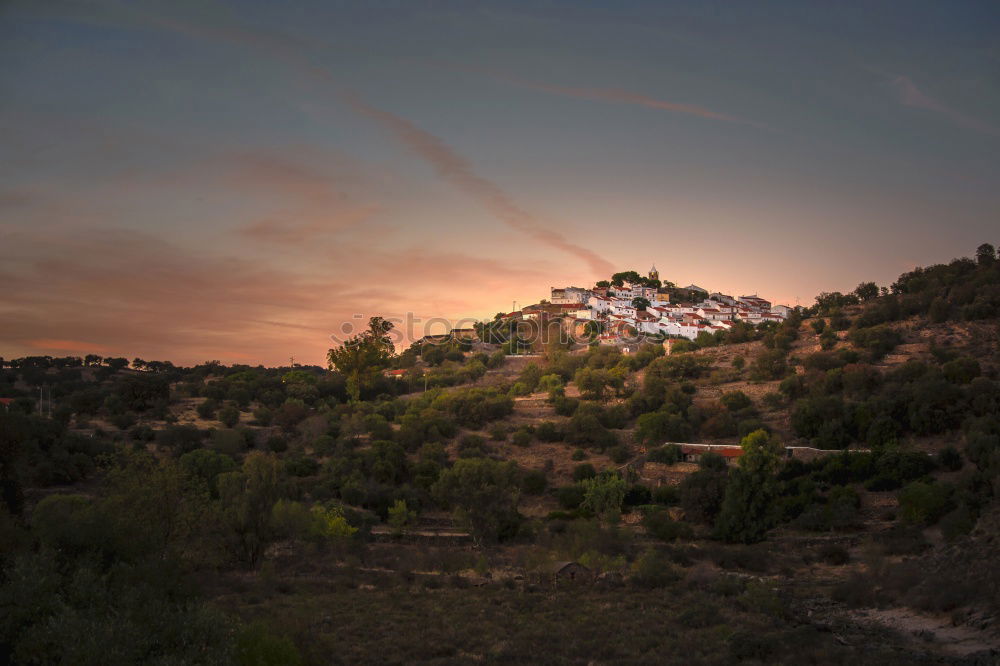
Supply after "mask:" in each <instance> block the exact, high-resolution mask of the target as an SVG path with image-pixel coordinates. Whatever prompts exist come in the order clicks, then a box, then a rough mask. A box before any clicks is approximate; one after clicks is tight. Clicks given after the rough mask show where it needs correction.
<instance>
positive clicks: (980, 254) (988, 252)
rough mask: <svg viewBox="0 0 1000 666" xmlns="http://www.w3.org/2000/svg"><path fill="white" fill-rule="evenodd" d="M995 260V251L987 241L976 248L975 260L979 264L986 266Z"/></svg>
mask: <svg viewBox="0 0 1000 666" xmlns="http://www.w3.org/2000/svg"><path fill="white" fill-rule="evenodd" d="M996 260H997V251H996V248H994V247H993V246H992V245H990V244H989V243H983V244H982V245H980V246H979V247H977V248H976V261H977V262H978V263H979V265H980V266H987V265H989V264H992V263H993V262H994V261H996Z"/></svg>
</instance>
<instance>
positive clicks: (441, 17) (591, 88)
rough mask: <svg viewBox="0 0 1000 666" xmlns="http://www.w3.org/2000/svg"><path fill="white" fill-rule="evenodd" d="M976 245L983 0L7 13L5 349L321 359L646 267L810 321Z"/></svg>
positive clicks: (995, 203)
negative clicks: (377, 330) (373, 325)
mask: <svg viewBox="0 0 1000 666" xmlns="http://www.w3.org/2000/svg"><path fill="white" fill-rule="evenodd" d="M751 4H752V7H751ZM876 5H878V6H879V7H880V8H877V7H876ZM987 241H988V242H992V243H1000V5H998V4H997V3H996V2H995V1H993V0H991V1H988V2H981V3H976V2H907V3H870V2H864V3H862V2H858V3H805V2H783V3H723V2H705V3H678V4H676V5H672V4H669V3H664V2H648V3H647V2H627V1H616V2H613V3H612V2H580V1H572V2H571V1H567V2H556V1H548V0H547V1H544V2H479V1H476V0H469V1H465V0H462V1H459V0H456V1H453V2H450V1H447V0H434V1H420V0H414V1H413V2H403V1H398V0H395V1H392V2H389V1H382V0H372V1H370V2H347V1H328V0H315V1H313V2H302V1H297V2H292V3H286V2H273V1H271V2H264V1H263V0H260V1H248V0H240V1H239V2H236V1H235V0H233V1H231V2H221V1H220V2H214V3H213V2H193V1H192V2H183V1H182V2H178V1H177V0H170V1H166V0H164V1H163V2H146V1H140V2H126V1H125V0H122V1H121V2H115V1H112V0H105V1H100V2H98V1H93V2H89V1H80V2H70V1H65V2H63V1H57V0H49V1H45V2H38V1H35V0H20V1H19V0H14V1H13V2H2V1H0V356H4V357H6V358H10V357H14V356H21V355H26V354H53V355H68V354H74V355H79V354H85V353H88V352H94V353H99V354H113V355H122V356H128V357H130V358H131V357H134V356H140V357H142V358H145V359H147V360H148V359H158V360H172V361H174V362H177V363H195V362H200V361H204V360H208V359H220V360H222V361H225V362H247V363H253V364H256V363H265V364H276V363H286V362H287V361H288V359H289V357H291V356H294V357H295V359H296V361H298V362H303V363H321V362H322V361H323V358H324V356H325V351H326V349H327V348H328V347H329V346H330V345H331V342H330V336H331V334H334V333H336V332H337V331H340V330H342V326H343V324H344V322H353V323H355V324H356V323H357V322H362V321H364V320H366V319H367V318H368V317H369V316H371V315H376V314H379V315H385V316H393V317H402V316H404V315H405V313H407V312H410V313H413V316H414V317H417V318H420V319H421V320H424V321H426V320H427V319H428V318H431V317H444V318H450V319H456V318H459V317H478V318H483V317H490V318H491V317H492V316H493V314H494V313H496V312H498V311H506V310H509V309H510V308H511V307H512V302H514V301H517V303H518V306H519V307H520V306H522V305H526V304H529V303H532V302H537V301H538V300H539V299H540V298H545V297H547V296H548V290H549V287H550V286H566V285H578V286H590V285H592V284H593V282H594V281H595V280H597V279H601V278H604V277H607V275H608V274H610V273H611V272H613V271H620V270H628V269H636V270H640V271H646V270H647V269H648V268H649V267H650V265H651V264H653V263H655V264H656V266H657V268H658V269H659V271H660V275H661V277H662V278H665V279H668V280H672V281H674V282H676V283H678V284H682V285H684V284H689V283H692V282H694V283H697V284H699V285H702V286H704V287H707V288H710V289H713V290H714V289H719V290H722V291H726V292H729V293H734V292H739V293H740V294H743V293H753V292H756V293H759V294H761V295H762V296H765V297H768V298H770V299H772V300H774V301H776V302H783V303H788V304H790V305H794V304H795V303H797V302H798V303H801V304H803V305H808V304H811V303H812V301H813V297H814V296H815V295H816V294H817V293H818V292H820V291H832V290H844V291H846V290H850V289H853V288H854V287H855V286H856V285H857V283H858V282H860V281H862V280H875V281H877V282H879V283H880V284H888V283H890V282H891V281H892V280H893V279H894V278H895V277H896V276H897V275H898V274H899V273H900V272H902V271H904V270H909V269H911V268H912V267H914V266H915V265H922V264H928V263H935V262H939V261H946V260H948V259H950V258H952V257H955V256H962V255H970V254H972V253H973V252H974V250H975V247H976V246H977V245H978V244H980V243H982V242H987ZM414 332H415V333H416V334H417V335H420V334H421V332H422V331H421V330H420V329H419V325H418V328H416V329H415V330H414Z"/></svg>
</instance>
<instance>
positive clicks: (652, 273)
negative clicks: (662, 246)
mask: <svg viewBox="0 0 1000 666" xmlns="http://www.w3.org/2000/svg"><path fill="white" fill-rule="evenodd" d="M649 279H650V280H659V279H660V272H659V271H658V270H656V264H653V267H652V268H650V269H649Z"/></svg>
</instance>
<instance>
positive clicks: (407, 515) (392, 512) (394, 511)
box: [388, 499, 417, 536]
mask: <svg viewBox="0 0 1000 666" xmlns="http://www.w3.org/2000/svg"><path fill="white" fill-rule="evenodd" d="M416 520H417V512H416V511H413V510H412V509H410V508H409V507H408V506H407V505H406V500H401V499H398V500H396V501H395V502H394V503H393V505H392V506H391V507H389V521H388V522H389V526H390V527H391V528H392V533H393V534H395V535H397V536H399V535H401V534H403V532H404V531H405V530H406V528H407V527H409V526H410V525H412V524H413V523H414V522H416Z"/></svg>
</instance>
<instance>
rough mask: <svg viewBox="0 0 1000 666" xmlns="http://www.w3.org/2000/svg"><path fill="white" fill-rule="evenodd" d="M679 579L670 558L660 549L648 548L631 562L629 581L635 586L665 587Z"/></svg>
mask: <svg viewBox="0 0 1000 666" xmlns="http://www.w3.org/2000/svg"><path fill="white" fill-rule="evenodd" d="M678 580H680V574H679V573H678V571H677V569H676V568H675V567H674V565H673V564H672V563H671V562H670V559H669V558H668V557H667V556H666V555H665V554H664V553H663V552H662V551H660V550H657V549H653V548H651V549H649V550H646V551H645V552H643V553H642V554H641V555H640V556H639V557H638V558H637V559H636V561H635V562H633V563H632V568H631V576H629V582H630V583H631V584H632V585H635V586H636V587H645V588H657V587H665V586H667V585H670V584H671V583H675V582H677V581H678Z"/></svg>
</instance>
